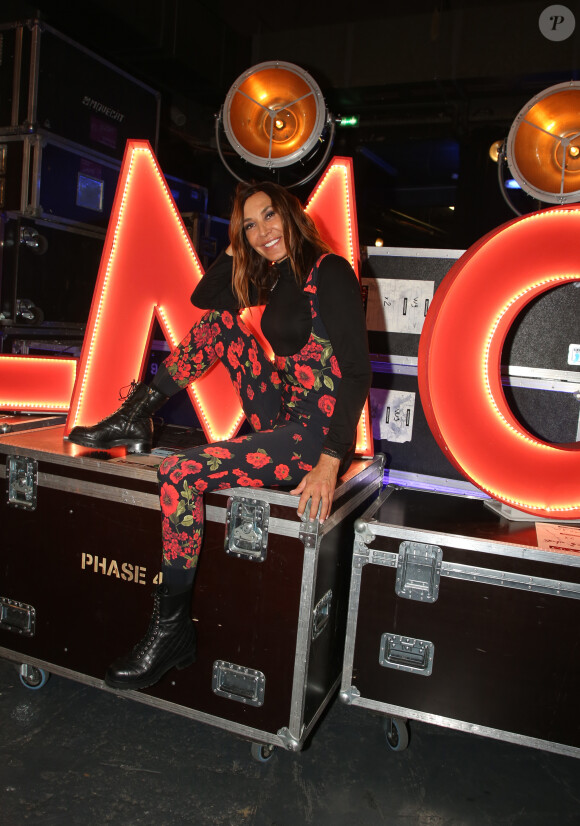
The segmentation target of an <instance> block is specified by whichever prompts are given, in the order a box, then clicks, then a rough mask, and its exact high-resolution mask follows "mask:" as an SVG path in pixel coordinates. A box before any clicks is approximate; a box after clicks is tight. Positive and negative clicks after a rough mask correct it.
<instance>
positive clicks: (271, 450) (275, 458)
mask: <svg viewBox="0 0 580 826" xmlns="http://www.w3.org/2000/svg"><path fill="white" fill-rule="evenodd" d="M320 260H322V259H319V261H318V262H317V264H316V265H315V267H313V269H312V270H311V272H310V274H309V276H308V279H307V281H306V283H305V285H304V292H305V293H307V294H308V297H309V300H310V309H311V315H312V329H311V332H310V337H309V339H308V341H307V342H306V344H305V345H304V347H302V349H301V350H300V352H299V353H296V354H295V355H292V356H288V357H282V356H276V358H275V361H274V364H272V362H271V361H270V360H269V359H268V358H267V357H266V355H265V354H264V352H263V350H262V348H261V347H260V345H259V344H258V342H257V341H256V340H255V338H254V337H253V336H252V335H251V333H250V331H249V330H248V328H247V327H246V326H245V324H244V323H243V321H242V320H241V318H240V316H239V314H237V313H233V312H230V311H228V310H220V311H209V312H207V313H205V315H204V316H203V317H202V319H201V320H200V322H199V323H198V324H196V325H195V326H194V327H193V328H192V330H191V331H190V332H189V333H188V334H187V336H186V337H185V338H184V339H183V341H182V342H181V343H180V344H179V345H178V347H177V348H176V349H175V350H173V351H172V353H170V355H169V356H168V357H167V359H166V360H165V362H164V364H165V367H166V368H167V370H168V372H169V374H170V375H171V377H172V378H173V380H174V382H175V384H176V385H177V386H178V387H180V388H185V387H187V386H188V385H189V384H190V383H191V382H192V381H195V380H196V379H197V378H199V377H200V376H201V375H203V373H204V372H205V371H206V370H208V369H209V368H210V367H211V366H212V364H214V363H215V361H216V360H217V359H220V360H221V362H222V363H223V364H224V366H225V367H226V368H227V370H228V372H229V374H230V377H231V379H232V382H233V384H234V386H235V388H236V390H237V393H238V395H239V398H240V401H241V404H242V407H243V410H244V413H245V415H246V418H247V420H248V422H249V423H250V425H251V426H252V429H253V431H254V432H252V433H249V434H247V435H244V436H240V437H238V438H234V439H229V440H227V441H222V442H215V443H213V444H211V445H202V446H199V447H195V448H192V449H189V450H186V451H184V452H183V453H179V454H175V455H173V456H169V457H167V458H166V459H164V460H163V462H162V463H161V465H160V466H159V471H158V476H159V485H160V499H161V511H162V534H163V564H164V566H175V567H181V568H192V567H195V566H196V564H197V559H198V555H199V552H200V548H201V543H202V538H203V520H204V509H203V494H204V492H206V491H211V490H216V489H218V490H220V489H224V488H232V487H236V486H238V485H241V486H245V487H277V486H285V487H296V486H297V485H298V484H299V482H300V480H301V479H302V477H303V476H304V474H305V473H307V472H308V471H309V470H311V469H312V468H313V467H314V465H316V464H317V462H318V460H319V458H320V452H321V448H322V446H323V443H324V439H325V436H326V434H327V433H328V430H329V420H330V418H331V417H332V414H333V411H334V404H335V400H336V393H337V389H338V385H339V382H340V379H341V372H340V368H339V365H338V361H337V359H336V357H335V356H334V355H333V349H332V345H331V343H330V340H329V337H328V334H327V332H326V330H325V328H324V325H323V322H322V319H321V317H320V313H319V308H318V297H317V284H318V265H319V264H320Z"/></svg>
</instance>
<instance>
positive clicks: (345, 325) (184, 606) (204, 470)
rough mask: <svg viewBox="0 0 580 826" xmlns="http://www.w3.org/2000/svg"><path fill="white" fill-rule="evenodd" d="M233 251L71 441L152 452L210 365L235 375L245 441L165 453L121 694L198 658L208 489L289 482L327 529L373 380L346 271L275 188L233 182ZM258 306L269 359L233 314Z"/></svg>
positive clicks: (356, 293) (119, 678) (118, 684)
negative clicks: (113, 408) (151, 571)
mask: <svg viewBox="0 0 580 826" xmlns="http://www.w3.org/2000/svg"><path fill="white" fill-rule="evenodd" d="M230 240H231V244H230V246H229V247H228V249H227V250H226V252H225V253H224V254H222V256H220V258H219V259H218V260H217V261H216V262H215V264H214V265H213V266H212V267H211V268H210V269H209V270H208V272H207V273H206V275H205V276H204V277H203V279H202V280H201V282H200V283H199V285H198V286H197V288H196V289H195V291H194V293H193V295H192V302H193V304H194V305H195V306H196V307H199V308H201V309H206V310H208V312H207V313H206V314H205V315H204V316H203V317H202V319H201V321H200V322H199V323H198V324H196V325H195V326H194V327H193V328H192V330H191V331H190V332H189V333H188V335H187V336H186V337H185V338H184V340H183V341H182V342H181V344H180V345H179V346H178V347H177V348H176V349H175V350H174V351H173V352H172V353H171V354H170V355H169V356H168V357H167V359H166V360H165V361H164V363H163V365H162V366H161V368H160V369H159V370H158V372H157V375H156V376H155V378H154V380H153V382H152V384H151V386H150V387H147V386H145V385H136V387H135V389H134V390H133V392H132V393H131V395H130V396H129V397H128V398H127V399H126V400H125V402H124V403H123V405H122V406H121V408H120V409H119V410H118V411H117V412H116V413H114V414H113V415H112V416H110V417H108V418H107V419H105V420H104V421H103V422H100V423H99V424H97V425H95V426H93V427H76V428H74V429H73V430H72V431H71V433H70V434H69V439H70V440H71V441H73V442H76V443H77V444H81V445H85V446H88V447H95V448H98V449H100V450H102V449H108V448H111V447H113V446H115V445H126V446H127V449H128V450H133V451H135V452H139V451H140V450H143V449H146V448H149V447H150V445H151V437H152V421H151V418H150V417H151V414H152V413H154V412H155V411H156V410H157V409H158V408H159V407H160V406H161V405H162V404H163V403H164V402H165V401H166V400H167V398H168V397H170V396H172V395H173V394H174V393H176V392H178V391H179V390H181V389H183V388H185V387H187V386H188V385H189V384H190V383H191V382H192V381H195V379H197V378H199V377H200V376H201V375H203V373H204V372H205V371H206V370H207V369H208V368H209V367H210V366H211V365H212V364H214V362H215V361H216V360H217V359H220V360H221V361H222V363H223V364H224V365H225V367H226V368H227V370H228V371H229V374H230V377H231V380H232V382H233V383H234V386H235V388H236V390H237V392H238V394H239V397H240V401H241V403H242V406H243V409H244V413H245V415H246V418H247V420H248V422H249V423H250V424H251V426H252V430H253V432H252V433H249V434H247V435H244V436H240V437H238V438H235V439H229V440H228V441H224V442H217V443H214V444H211V445H204V446H200V447H196V448H192V449H191V450H186V451H184V452H183V453H180V454H176V455H174V456H170V457H168V458H167V459H165V460H164V461H163V462H162V463H161V465H160V467H159V473H158V475H159V483H160V499H161V511H162V534H163V562H162V573H163V584H162V585H161V586H160V587H159V588H158V589H157V592H156V594H155V603H154V611H153V616H152V619H151V622H150V624H149V628H148V630H147V633H146V635H145V637H144V638H143V640H141V642H139V643H138V644H137V645H136V646H135V647H134V648H133V650H132V651H131V652H129V654H127V655H126V656H124V657H121V658H120V659H119V660H117V661H116V662H114V663H113V664H112V665H111V666H110V667H109V669H108V671H107V674H106V677H105V682H106V683H107V684H108V685H110V686H113V687H115V688H127V689H129V688H145V687H146V686H149V685H153V683H155V682H157V681H158V680H159V679H160V678H161V677H162V676H163V675H164V674H165V673H166V672H167V671H169V670H170V669H171V668H173V667H177V668H184V667H186V666H188V665H190V664H191V663H192V662H194V661H195V652H196V641H195V633H194V625H193V623H192V622H191V618H190V602H191V589H192V586H193V580H194V576H195V570H196V565H197V559H198V555H199V552H200V549H201V544H202V538H203V518H204V517H203V494H204V492H206V491H210V490H216V489H224V488H230V487H235V486H237V485H242V486H250V487H279V486H284V487H287V488H291V490H290V493H293V494H295V495H296V496H299V497H300V499H299V503H298V515H299V516H301V517H302V516H303V514H304V511H305V509H306V507H307V503H308V502H309V501H310V505H309V510H308V512H307V513H306V514H305V518H310V519H315V518H316V516H317V514H318V516H319V519H320V521H324V520H325V519H326V517H327V516H328V514H329V513H330V509H331V505H332V498H333V494H334V489H335V486H336V481H337V478H338V475H339V473H342V472H344V471H345V470H346V468H347V467H348V465H349V464H350V461H351V459H352V455H353V453H354V443H355V437H356V426H357V422H358V419H359V417H360V413H361V410H362V407H363V404H364V402H365V400H366V397H367V394H368V390H369V386H370V378H371V372H370V363H369V357H368V349H367V340H366V326H365V318H364V312H363V309H362V303H361V298H360V287H359V284H358V281H357V279H356V276H355V274H354V272H353V271H352V268H351V267H350V265H349V264H348V262H347V261H345V259H344V258H341V257H339V256H337V255H333V254H332V253H331V252H330V250H329V248H328V246H327V245H326V244H325V243H324V241H323V240H322V239H321V238H320V236H319V234H318V232H317V230H316V228H315V226H314V223H313V222H312V220H311V219H310V218H309V217H308V216H307V215H306V213H305V212H304V210H303V208H302V206H301V204H300V202H299V201H298V199H297V198H296V197H294V196H293V195H291V194H290V193H288V192H287V191H286V190H285V189H283V188H282V187H280V186H278V185H277V184H273V183H267V182H266V183H258V184H240V185H239V186H238V189H237V192H236V196H235V200H234V207H233V212H232V216H231V223H230ZM261 304H265V305H266V307H265V310H264V314H263V317H262V331H263V333H264V335H265V336H266V338H267V339H268V341H269V342H270V344H271V345H272V349H273V350H274V353H275V354H276V358H275V362H274V364H272V363H271V362H270V361H269V360H268V359H267V358H266V356H265V354H264V353H263V351H262V349H261V348H260V346H259V344H258V343H257V341H256V340H255V339H254V338H253V336H252V335H251V334H250V332H249V330H248V328H247V327H246V326H245V324H244V323H243V321H242V320H241V318H240V316H239V312H238V311H239V310H240V309H242V308H244V307H249V306H256V305H261Z"/></svg>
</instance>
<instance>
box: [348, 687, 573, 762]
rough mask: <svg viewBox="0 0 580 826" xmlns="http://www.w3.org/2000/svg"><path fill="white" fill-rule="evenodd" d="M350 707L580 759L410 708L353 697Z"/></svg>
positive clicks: (543, 743) (547, 744) (564, 748)
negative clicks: (358, 707)
mask: <svg viewBox="0 0 580 826" xmlns="http://www.w3.org/2000/svg"><path fill="white" fill-rule="evenodd" d="M350 705H353V706H360V707H361V708H366V709H369V710H370V711H378V712H381V713H382V714H385V715H387V716H392V717H401V718H403V719H406V720H416V721H418V722H421V723H430V724H432V725H435V726H440V727H442V728H450V729H455V730H456V731H462V732H465V733H467V734H477V735H480V736H482V737H490V738H492V739H493V740H502V741H504V742H506V743H515V744H516V745H518V746H531V747H533V748H537V749H543V750H545V751H550V752H554V753H555V754H563V755H566V756H567V757H580V747H576V746H568V745H566V744H565V743H554V742H552V741H551V740H541V739H539V738H537V737H530V736H528V735H525V734H517V733H516V732H512V731H504V730H502V729H496V728H491V727H489V726H481V725H479V724H477V723H467V722H465V721H463V720H455V719H453V718H452V717H441V716H439V715H438V714H430V713H428V712H424V711H416V710H414V709H412V708H403V707H402V706H395V705H390V704H389V703H381V702H379V701H377V700H370V699H367V698H365V697H353V698H352V700H351V703H350Z"/></svg>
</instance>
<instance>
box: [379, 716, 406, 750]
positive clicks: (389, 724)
mask: <svg viewBox="0 0 580 826" xmlns="http://www.w3.org/2000/svg"><path fill="white" fill-rule="evenodd" d="M383 730H384V732H385V739H386V741H387V746H388V747H389V748H390V749H391V751H404V749H406V748H407V746H408V745H409V724H408V723H407V721H406V720H403V718H402V717H385V718H384V720H383Z"/></svg>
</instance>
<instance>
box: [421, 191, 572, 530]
mask: <svg viewBox="0 0 580 826" xmlns="http://www.w3.org/2000/svg"><path fill="white" fill-rule="evenodd" d="M579 238H580V209H578V208H574V207H560V208H555V209H547V210H542V211H541V212H536V213H534V214H532V215H528V216H525V217H523V218H517V219H515V220H514V221H511V222H510V223H508V224H504V225H503V226H501V227H499V228H498V229H496V230H494V231H493V232H491V233H489V234H488V235H486V236H484V237H483V238H482V239H481V240H480V241H478V242H477V243H476V244H474V245H473V246H472V247H470V249H469V250H468V251H467V252H466V253H465V254H464V255H463V256H462V257H461V258H460V259H459V260H458V261H457V263H456V264H454V266H453V267H452V268H451V269H450V271H449V272H448V273H447V275H446V277H445V279H444V280H443V282H442V283H441V285H440V287H439V288H438V290H437V292H436V293H435V296H434V299H433V302H432V304H431V307H430V309H429V312H428V314H427V318H426V319H425V325H424V327H423V333H422V335H421V340H420V343H419V365H418V373H419V391H420V394H421V400H422V404H423V408H424V410H425V415H426V417H427V421H428V423H429V426H430V428H431V430H432V432H433V434H434V436H435V438H436V439H437V442H438V443H439V446H440V447H441V449H442V450H443V452H444V453H445V455H446V456H447V458H448V459H449V460H450V461H451V462H452V463H453V464H454V465H455V466H456V467H457V468H458V469H459V470H460V471H461V472H462V473H463V474H464V475H465V476H467V478H468V479H470V480H471V481H472V482H473V483H474V484H475V485H476V486H477V487H479V488H480V489H482V490H483V491H485V492H486V493H488V494H489V495H490V496H491V497H493V498H494V499H497V500H499V501H501V502H504V503H505V504H507V505H510V506H512V507H514V508H517V509H518V510H522V511H524V512H526V513H530V514H533V515H534V516H536V517H548V518H551V519H578V518H580V443H577V442H574V443H572V444H565V445H562V444H559V445H553V444H548V443H546V442H542V441H540V440H539V439H537V438H536V437H534V436H532V435H531V434H530V433H528V432H527V431H526V430H525V428H524V427H523V426H522V425H521V423H520V422H518V421H517V419H516V418H515V416H514V415H513V413H512V411H511V410H510V407H509V405H508V403H507V400H506V398H505V395H504V392H503V389H502V384H501V372H500V366H501V365H500V362H501V355H502V348H503V344H504V342H505V338H506V335H507V333H508V331H509V328H510V326H511V324H512V323H513V321H514V319H515V318H516V317H517V315H518V314H519V313H520V312H521V311H522V310H523V308H524V307H525V306H526V305H527V304H528V303H529V302H530V301H531V300H532V299H533V298H535V297H536V296H537V295H540V294H541V293H544V292H547V291H548V290H550V289H552V288H554V287H557V286H559V285H561V284H565V283H569V282H571V281H580V255H579V244H578V239H579ZM579 328H580V321H579Z"/></svg>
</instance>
